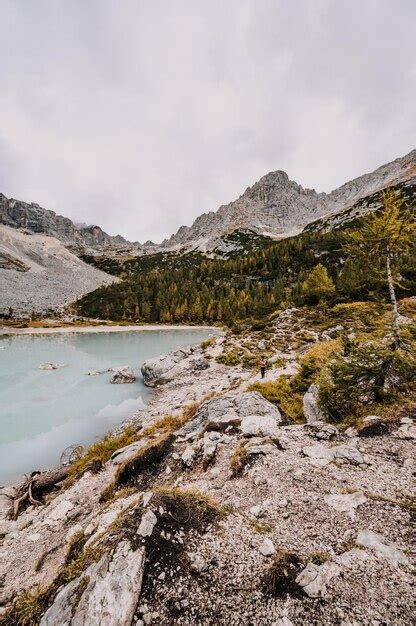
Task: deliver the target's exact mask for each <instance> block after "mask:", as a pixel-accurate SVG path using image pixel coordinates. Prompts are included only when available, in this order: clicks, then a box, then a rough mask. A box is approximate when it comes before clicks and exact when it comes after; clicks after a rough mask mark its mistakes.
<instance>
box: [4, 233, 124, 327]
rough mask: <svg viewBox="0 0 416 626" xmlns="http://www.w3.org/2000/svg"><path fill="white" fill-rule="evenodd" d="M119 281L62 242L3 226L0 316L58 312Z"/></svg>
mask: <svg viewBox="0 0 416 626" xmlns="http://www.w3.org/2000/svg"><path fill="white" fill-rule="evenodd" d="M116 281H117V279H116V278H115V277H113V276H109V275H108V274H105V273H104V272H101V271H100V270H98V269H96V268H94V267H92V266H90V265H87V263H84V262H83V261H81V259H79V258H78V257H77V256H76V255H75V254H73V253H72V252H70V251H69V250H68V249H67V248H66V247H65V246H64V245H63V244H62V243H61V241H59V240H58V239H56V238H55V237H51V236H45V235H40V234H27V233H25V232H23V231H21V230H17V229H15V228H10V227H8V226H4V225H1V224H0V294H1V297H0V313H2V314H8V313H9V309H10V308H11V309H13V314H14V315H24V316H27V315H30V314H31V313H32V311H34V312H36V313H38V312H41V313H44V314H46V313H48V312H51V311H55V312H56V311H57V310H59V309H61V308H62V307H64V306H65V305H67V304H69V303H71V302H73V301H74V300H75V299H76V298H78V297H81V296H82V295H84V294H86V293H88V292H89V291H92V290H94V289H97V287H100V286H102V285H110V284H111V283H113V282H116Z"/></svg>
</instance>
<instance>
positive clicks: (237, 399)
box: [178, 391, 282, 438]
mask: <svg viewBox="0 0 416 626" xmlns="http://www.w3.org/2000/svg"><path fill="white" fill-rule="evenodd" d="M250 416H257V417H258V416H260V417H263V416H264V417H266V416H267V417H269V418H271V419H273V423H274V424H276V425H278V424H280V423H281V421H282V417H281V415H280V412H279V409H278V408H277V407H276V406H275V405H274V404H272V403H271V402H269V401H268V400H266V399H265V398H263V396H262V395H261V394H260V393H258V392H257V391H249V392H244V393H229V394H227V395H223V396H219V397H217V398H213V399H212V400H208V401H207V402H204V404H203V405H202V406H201V407H200V408H199V410H198V412H197V413H196V415H195V417H194V418H193V419H192V420H191V421H189V422H188V423H187V424H185V425H184V426H183V427H182V428H181V429H180V430H179V432H178V435H179V436H180V437H185V438H193V437H196V436H197V435H199V434H201V433H202V432H203V431H204V430H216V431H223V430H225V429H226V428H228V427H229V426H239V424H240V423H241V421H242V420H243V418H245V417H250ZM270 423H271V422H270Z"/></svg>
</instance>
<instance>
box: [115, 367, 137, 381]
mask: <svg viewBox="0 0 416 626" xmlns="http://www.w3.org/2000/svg"><path fill="white" fill-rule="evenodd" d="M111 371H112V372H114V374H113V377H112V379H111V381H110V382H111V383H113V385H124V384H128V383H134V381H135V380H136V377H135V375H134V374H133V371H132V370H131V369H130V368H129V367H128V366H127V365H123V366H122V367H115V368H113V369H112V370H111Z"/></svg>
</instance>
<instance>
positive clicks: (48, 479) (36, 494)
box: [9, 465, 70, 519]
mask: <svg viewBox="0 0 416 626" xmlns="http://www.w3.org/2000/svg"><path fill="white" fill-rule="evenodd" d="M69 470H70V467H69V466H64V465H63V466H60V467H56V468H54V469H51V470H48V471H47V472H32V473H31V474H29V475H28V476H26V480H25V481H24V482H22V483H21V484H20V485H18V486H17V488H16V491H15V494H14V496H9V497H10V499H11V500H12V502H13V510H12V518H13V519H17V518H18V516H19V514H20V513H22V512H23V511H24V510H25V509H26V508H27V507H28V506H29V505H30V504H33V505H34V506H40V505H41V504H43V502H42V499H43V497H44V496H45V495H46V494H47V493H49V492H50V491H52V489H53V488H54V487H55V486H56V485H57V484H59V483H60V482H62V481H63V480H64V479H65V478H66V477H67V476H68V473H69Z"/></svg>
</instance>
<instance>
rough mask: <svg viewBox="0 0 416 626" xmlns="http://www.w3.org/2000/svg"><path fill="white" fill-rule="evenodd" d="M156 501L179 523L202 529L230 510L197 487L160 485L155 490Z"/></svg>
mask: <svg viewBox="0 0 416 626" xmlns="http://www.w3.org/2000/svg"><path fill="white" fill-rule="evenodd" d="M154 502H155V503H157V505H158V506H161V507H162V508H163V509H164V510H166V511H167V514H168V515H169V517H170V518H172V519H173V520H174V522H176V523H177V524H179V525H181V526H185V527H188V528H189V527H190V528H195V529H201V528H202V527H204V526H206V525H207V524H209V523H211V522H213V521H214V520H215V519H221V518H223V517H225V515H227V513H228V512H229V511H228V510H227V509H226V508H225V507H223V506H222V505H221V504H220V503H219V502H218V501H217V500H215V498H213V497H212V496H210V495H209V494H207V493H203V492H201V491H198V490H196V489H179V488H177V487H159V488H157V489H155V491H154Z"/></svg>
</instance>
